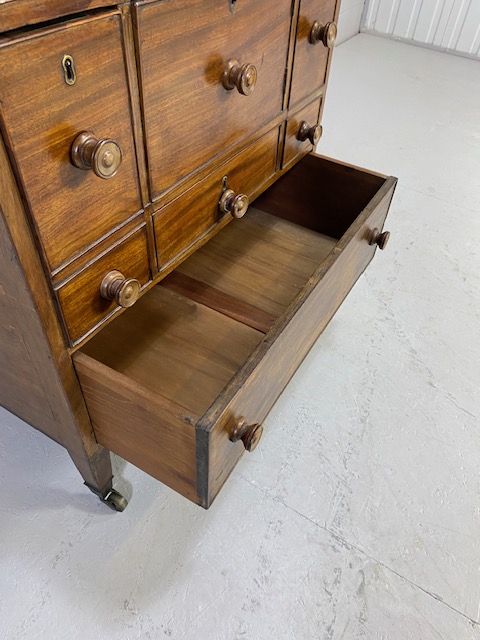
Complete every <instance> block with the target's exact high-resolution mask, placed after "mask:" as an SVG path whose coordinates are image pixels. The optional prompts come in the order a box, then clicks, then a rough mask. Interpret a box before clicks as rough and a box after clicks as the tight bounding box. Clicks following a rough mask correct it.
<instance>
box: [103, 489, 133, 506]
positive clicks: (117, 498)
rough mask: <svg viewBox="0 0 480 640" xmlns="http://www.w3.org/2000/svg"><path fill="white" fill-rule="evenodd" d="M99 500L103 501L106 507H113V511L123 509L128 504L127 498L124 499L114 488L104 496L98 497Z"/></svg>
mask: <svg viewBox="0 0 480 640" xmlns="http://www.w3.org/2000/svg"><path fill="white" fill-rule="evenodd" d="M100 500H101V501H102V502H104V503H105V504H106V505H107V507H110V509H113V511H124V509H125V508H126V506H127V505H128V500H126V499H125V498H124V497H123V496H122V494H121V493H118V491H115V489H112V490H111V491H110V493H109V494H107V495H106V496H105V498H102V497H100Z"/></svg>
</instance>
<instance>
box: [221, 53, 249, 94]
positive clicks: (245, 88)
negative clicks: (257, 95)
mask: <svg viewBox="0 0 480 640" xmlns="http://www.w3.org/2000/svg"><path fill="white" fill-rule="evenodd" d="M222 84H223V86H224V87H225V89H227V90H228V91H231V90H232V89H237V90H238V92H239V93H241V94H242V95H243V96H249V95H250V94H251V93H252V91H253V90H254V89H255V85H256V84H257V67H256V66H255V65H254V64H249V63H246V64H240V63H239V62H238V60H229V61H228V63H227V66H226V67H225V71H224V72H223V76H222Z"/></svg>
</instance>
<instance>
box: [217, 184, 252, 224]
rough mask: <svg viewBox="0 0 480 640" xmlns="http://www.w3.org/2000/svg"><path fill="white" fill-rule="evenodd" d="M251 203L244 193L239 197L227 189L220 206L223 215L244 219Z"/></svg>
mask: <svg viewBox="0 0 480 640" xmlns="http://www.w3.org/2000/svg"><path fill="white" fill-rule="evenodd" d="M249 204H250V201H249V199H248V196H246V195H245V194H244V193H240V194H239V195H237V194H236V193H235V191H232V190H231V189H227V190H226V191H224V192H223V194H222V197H221V198H220V202H219V203H218V206H219V208H220V211H221V212H222V213H230V214H231V215H232V216H233V217H234V218H243V216H244V215H245V214H246V213H247V211H248V205H249Z"/></svg>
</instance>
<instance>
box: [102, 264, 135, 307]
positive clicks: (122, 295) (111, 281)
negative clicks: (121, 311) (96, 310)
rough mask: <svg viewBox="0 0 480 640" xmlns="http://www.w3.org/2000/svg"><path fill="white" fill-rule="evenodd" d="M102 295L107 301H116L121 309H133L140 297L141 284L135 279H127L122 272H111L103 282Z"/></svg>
mask: <svg viewBox="0 0 480 640" xmlns="http://www.w3.org/2000/svg"><path fill="white" fill-rule="evenodd" d="M100 295H101V296H102V298H104V299H105V300H115V302H116V303H117V304H118V306H119V307H125V308H126V307H131V306H132V305H134V304H135V302H136V301H137V300H138V297H139V295H140V283H139V281H138V280H135V278H125V276H124V275H123V273H120V271H110V272H109V273H107V275H106V276H105V277H104V279H103V280H102V283H101V285H100Z"/></svg>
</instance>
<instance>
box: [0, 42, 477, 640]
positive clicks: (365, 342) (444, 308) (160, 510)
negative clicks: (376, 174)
mask: <svg viewBox="0 0 480 640" xmlns="http://www.w3.org/2000/svg"><path fill="white" fill-rule="evenodd" d="M324 128H325V136H324V139H323V140H322V141H321V144H320V145H319V151H320V152H322V153H325V154H327V155H331V156H333V157H337V158H340V159H342V160H345V161H349V162H353V163H356V164H359V165H363V166H366V167H369V168H371V169H375V170H377V171H381V172H384V173H391V174H394V175H397V176H398V177H399V179H400V186H399V188H398V190H397V194H396V198H395V202H394V205H393V208H392V211H391V214H390V219H389V222H388V225H387V226H388V228H389V229H390V230H391V231H392V240H391V242H390V245H389V247H388V249H387V250H386V251H385V252H384V253H377V256H376V257H375V260H374V262H373V264H372V266H371V268H370V269H369V271H368V273H367V274H366V275H365V276H364V277H363V278H361V280H360V281H359V282H358V283H357V286H356V287H355V289H354V290H353V291H352V293H351V295H350V296H349V298H348V299H347V301H346V302H345V304H344V305H343V307H342V308H341V310H340V311H339V313H338V314H337V316H336V318H335V319H334V321H333V322H332V323H331V324H330V326H329V327H328V328H327V330H326V331H325V333H324V335H323V336H322V338H321V339H320V340H319V342H318V343H317V345H316V346H315V347H314V348H313V349H312V351H311V352H310V354H309V356H308V357H307V359H306V361H305V362H304V364H303V365H302V367H301V369H300V370H299V372H298V373H297V375H296V376H295V378H294V379H293V381H292V383H291V384H290V385H289V387H288V388H287V390H286V391H285V393H284V394H283V396H282V397H281V399H280V400H279V402H278V403H277V404H276V406H275V408H274V409H273V411H272V412H271V414H270V415H269V417H268V419H267V420H266V423H265V427H266V434H265V436H264V440H263V441H262V443H261V445H260V447H259V449H257V451H256V452H255V453H254V454H252V455H250V456H245V458H244V459H243V461H242V463H241V464H240V465H239V466H238V468H237V470H236V471H235V472H234V474H233V477H232V478H231V479H230V480H229V482H228V483H227V485H226V486H225V488H224V490H223V492H222V493H221V495H220V497H219V498H218V499H217V501H216V502H215V504H214V506H213V507H212V509H211V510H209V511H208V512H205V511H202V510H201V509H200V508H197V507H195V506H193V505H191V504H189V503H188V502H187V501H186V500H184V499H183V498H181V497H179V496H177V495H175V494H174V493H173V492H172V491H170V490H169V489H167V488H165V487H164V486H162V485H161V484H159V483H158V482H156V481H155V480H153V479H151V478H150V477H148V476H146V475H145V474H143V473H142V472H140V471H138V470H137V469H135V468H134V467H132V466H131V465H125V464H124V463H123V462H122V461H120V460H118V459H117V460H116V463H117V467H118V472H119V477H118V479H117V483H118V485H120V488H121V489H122V490H123V491H124V492H125V493H126V494H127V495H132V492H133V496H132V498H131V502H130V505H129V507H128V509H127V511H125V513H123V514H122V515H119V514H114V513H112V512H110V511H108V510H107V509H106V508H105V507H103V506H102V505H101V504H100V503H99V502H97V501H96V500H95V499H94V497H93V496H92V495H91V494H89V493H88V492H87V491H86V490H85V489H84V488H83V487H82V484H81V480H80V478H79V476H78V474H77V472H76V471H75V469H74V467H73V464H72V463H71V462H70V459H69V458H68V456H67V454H66V453H65V451H64V450H63V449H62V448H61V447H59V446H57V445H56V444H54V443H53V442H50V441H49V440H48V439H47V438H45V437H44V436H42V435H41V434H40V433H37V432H35V431H34V430H32V429H30V428H29V427H27V426H26V425H25V424H23V423H22V422H21V421H19V420H18V419H16V418H15V417H14V416H12V415H10V414H8V413H7V412H5V411H1V412H0V433H1V438H0V439H1V442H0V459H1V463H0V478H1V482H2V487H3V489H2V494H1V497H0V512H1V521H0V637H5V638H7V639H8V640H20V639H22V640H23V639H28V640H57V639H62V640H63V639H64V638H68V639H69V640H98V639H108V640H124V639H128V640H130V639H132V640H133V639H142V640H143V639H147V638H148V639H155V640H157V639H159V638H163V637H166V638H172V639H174V640H194V639H195V640H360V639H363V638H367V639H372V640H373V639H375V640H380V639H382V640H383V639H388V640H410V639H411V640H440V639H442V640H447V639H448V640H467V639H473V638H480V611H479V604H480V579H479V569H480V430H479V423H478V414H479V400H478V384H479V382H480V355H479V349H480V336H479V315H480V305H479V299H480V250H479V246H480V242H479V240H480V217H479V209H480V65H479V63H478V62H475V61H472V60H467V59H462V58H458V57H453V56H448V55H445V54H441V53H436V52H433V51H429V50H426V49H420V48H415V47H412V46H409V45H403V44H399V43H396V42H392V41H387V40H382V39H378V38H375V37H372V36H365V35H360V36H357V37H356V38H354V39H353V40H350V41H349V42H347V43H346V44H344V45H342V46H341V47H339V48H338V49H337V51H336V53H335V59H334V64H333V69H332V76H331V84H330V89H329V96H328V100H327V107H326V111H325V116H324ZM319 195H321V194H319ZM2 627H3V635H2Z"/></svg>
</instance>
